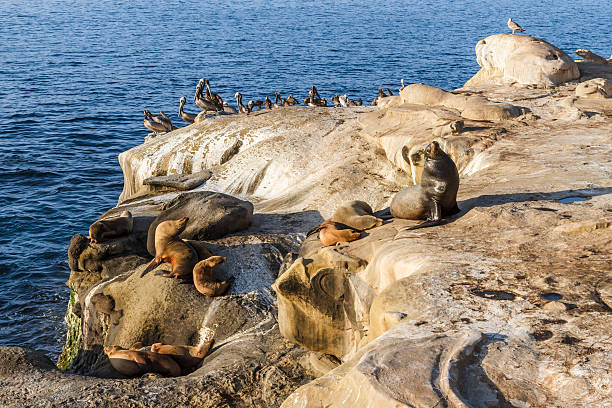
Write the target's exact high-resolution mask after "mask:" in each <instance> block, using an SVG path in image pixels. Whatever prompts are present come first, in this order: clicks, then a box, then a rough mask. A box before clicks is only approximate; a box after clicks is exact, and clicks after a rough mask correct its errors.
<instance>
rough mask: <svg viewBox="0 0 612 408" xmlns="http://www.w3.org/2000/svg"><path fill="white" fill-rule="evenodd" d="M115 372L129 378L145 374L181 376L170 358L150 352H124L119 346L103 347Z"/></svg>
mask: <svg viewBox="0 0 612 408" xmlns="http://www.w3.org/2000/svg"><path fill="white" fill-rule="evenodd" d="M104 353H106V355H107V356H108V359H109V360H110V363H111V365H112V366H113V368H114V369H115V370H117V371H118V372H120V373H121V374H123V375H127V376H129V377H133V376H137V375H142V374H145V373H159V374H162V375H166V376H169V377H178V376H179V375H181V367H180V366H179V365H178V363H177V362H176V361H174V360H173V359H172V357H169V356H166V355H163V354H157V353H153V352H150V351H137V350H125V349H123V348H121V347H119V346H112V347H105V348H104Z"/></svg>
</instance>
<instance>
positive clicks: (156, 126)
mask: <svg viewBox="0 0 612 408" xmlns="http://www.w3.org/2000/svg"><path fill="white" fill-rule="evenodd" d="M144 126H145V127H146V128H147V129H149V130H150V131H152V132H153V133H165V132H167V131H168V129H167V128H166V127H165V126H164V125H162V124H161V123H159V122H157V121H155V120H153V115H151V112H149V111H148V110H146V109H145V110H144Z"/></svg>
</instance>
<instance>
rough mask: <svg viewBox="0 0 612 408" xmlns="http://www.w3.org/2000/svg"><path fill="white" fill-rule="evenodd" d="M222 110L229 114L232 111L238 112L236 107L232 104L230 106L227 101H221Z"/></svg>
mask: <svg viewBox="0 0 612 408" xmlns="http://www.w3.org/2000/svg"><path fill="white" fill-rule="evenodd" d="M223 112H225V113H227V114H230V115H231V114H233V113H238V111H237V110H236V108H234V107H233V106H230V105H229V104H228V103H227V102H223Z"/></svg>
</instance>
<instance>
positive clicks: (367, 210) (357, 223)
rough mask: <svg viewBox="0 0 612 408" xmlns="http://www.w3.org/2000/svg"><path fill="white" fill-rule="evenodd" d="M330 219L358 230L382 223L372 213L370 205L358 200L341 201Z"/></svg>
mask: <svg viewBox="0 0 612 408" xmlns="http://www.w3.org/2000/svg"><path fill="white" fill-rule="evenodd" d="M330 220H331V221H335V222H339V223H342V224H345V225H348V226H349V227H351V228H354V229H356V230H360V231H363V230H366V229H368V228H373V227H379V226H381V225H382V223H383V220H382V219H380V218H376V217H375V216H374V215H372V207H370V205H369V204H368V203H366V202H365V201H359V200H354V201H347V202H346V203H343V204H342V205H341V206H340V207H338V209H336V212H335V213H334V215H332V216H331V218H330Z"/></svg>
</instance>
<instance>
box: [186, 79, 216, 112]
mask: <svg viewBox="0 0 612 408" xmlns="http://www.w3.org/2000/svg"><path fill="white" fill-rule="evenodd" d="M203 91H204V80H203V79H200V83H198V86H197V87H196V92H195V95H194V96H193V102H194V103H195V104H196V105H198V107H199V108H200V109H202V110H203V111H205V112H220V111H222V110H223V106H221V107H219V106H217V104H216V103H213V102H211V101H210V100H208V99H206V98H204V97H202V92H203Z"/></svg>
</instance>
